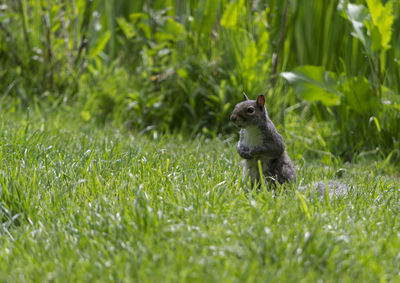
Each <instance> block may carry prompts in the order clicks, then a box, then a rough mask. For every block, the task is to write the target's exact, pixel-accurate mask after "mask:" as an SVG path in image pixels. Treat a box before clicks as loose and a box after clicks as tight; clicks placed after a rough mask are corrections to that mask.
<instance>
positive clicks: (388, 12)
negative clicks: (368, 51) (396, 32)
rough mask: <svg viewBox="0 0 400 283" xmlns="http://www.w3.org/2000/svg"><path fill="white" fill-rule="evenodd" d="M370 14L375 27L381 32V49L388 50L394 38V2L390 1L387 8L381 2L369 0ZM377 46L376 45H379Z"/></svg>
mask: <svg viewBox="0 0 400 283" xmlns="http://www.w3.org/2000/svg"><path fill="white" fill-rule="evenodd" d="M367 5H368V9H369V12H370V14H371V18H372V22H373V24H374V26H376V27H377V29H378V30H379V34H380V36H379V37H376V40H377V41H379V43H377V44H379V45H380V47H381V49H383V50H385V49H388V48H389V47H390V46H389V42H390V39H391V37H392V25H393V21H394V16H393V5H392V1H388V2H387V3H386V4H385V6H383V4H382V3H381V2H380V1H379V0H367ZM373 40H374V38H373ZM377 44H375V45H377Z"/></svg>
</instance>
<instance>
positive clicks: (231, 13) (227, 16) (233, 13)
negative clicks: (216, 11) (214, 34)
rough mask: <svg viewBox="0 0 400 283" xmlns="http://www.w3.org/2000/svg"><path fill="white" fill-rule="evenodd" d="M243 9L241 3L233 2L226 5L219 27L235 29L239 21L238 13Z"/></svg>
mask: <svg viewBox="0 0 400 283" xmlns="http://www.w3.org/2000/svg"><path fill="white" fill-rule="evenodd" d="M243 9H245V7H244V5H243V1H233V2H230V3H229V4H228V7H227V8H226V9H225V12H224V14H223V15H222V18H221V26H223V27H225V28H235V27H236V26H237V23H238V21H239V11H241V10H243Z"/></svg>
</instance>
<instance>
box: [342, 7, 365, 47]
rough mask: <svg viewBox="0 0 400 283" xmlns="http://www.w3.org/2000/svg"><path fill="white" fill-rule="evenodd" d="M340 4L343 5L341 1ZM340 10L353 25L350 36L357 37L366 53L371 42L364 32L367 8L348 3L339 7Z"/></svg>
mask: <svg viewBox="0 0 400 283" xmlns="http://www.w3.org/2000/svg"><path fill="white" fill-rule="evenodd" d="M340 5H343V3H341V4H340ZM340 9H341V10H342V15H343V17H344V18H346V19H347V20H348V21H350V22H351V24H352V26H353V32H352V33H351V35H352V36H354V37H355V38H358V39H359V40H360V41H361V43H362V44H363V45H364V47H365V49H366V50H367V52H368V53H371V46H370V45H371V42H370V39H369V38H368V35H367V33H366V27H365V22H367V21H368V17H369V15H368V10H367V9H366V8H365V7H364V6H363V5H356V4H351V3H348V4H347V6H345V7H340V8H339V10H340Z"/></svg>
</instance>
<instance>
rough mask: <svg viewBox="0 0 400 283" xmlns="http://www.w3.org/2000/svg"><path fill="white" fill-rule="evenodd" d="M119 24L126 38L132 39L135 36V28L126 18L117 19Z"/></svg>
mask: <svg viewBox="0 0 400 283" xmlns="http://www.w3.org/2000/svg"><path fill="white" fill-rule="evenodd" d="M117 23H118V25H119V27H120V28H121V30H122V32H123V33H124V35H125V36H126V38H128V39H129V38H132V37H134V36H135V33H136V32H135V28H134V26H133V24H132V23H129V22H128V21H127V20H125V18H123V17H119V18H117Z"/></svg>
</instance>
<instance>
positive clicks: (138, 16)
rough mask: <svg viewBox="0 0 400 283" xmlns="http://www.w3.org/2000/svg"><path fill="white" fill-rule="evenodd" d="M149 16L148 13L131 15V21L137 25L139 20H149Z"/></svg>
mask: <svg viewBox="0 0 400 283" xmlns="http://www.w3.org/2000/svg"><path fill="white" fill-rule="evenodd" d="M148 18H149V15H148V14H146V13H131V14H130V15H129V20H130V21H131V22H132V23H136V22H137V21H138V20H139V19H148Z"/></svg>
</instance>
